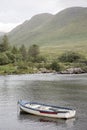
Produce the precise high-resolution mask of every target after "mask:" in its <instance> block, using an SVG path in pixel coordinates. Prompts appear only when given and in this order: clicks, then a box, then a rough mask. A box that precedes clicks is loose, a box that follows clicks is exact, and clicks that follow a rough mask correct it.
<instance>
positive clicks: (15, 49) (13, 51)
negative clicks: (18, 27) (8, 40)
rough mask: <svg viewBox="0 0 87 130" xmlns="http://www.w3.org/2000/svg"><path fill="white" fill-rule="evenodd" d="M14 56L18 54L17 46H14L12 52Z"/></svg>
mask: <svg viewBox="0 0 87 130" xmlns="http://www.w3.org/2000/svg"><path fill="white" fill-rule="evenodd" d="M11 52H12V53H13V54H17V53H18V48H17V47H16V46H13V48H12V51H11Z"/></svg>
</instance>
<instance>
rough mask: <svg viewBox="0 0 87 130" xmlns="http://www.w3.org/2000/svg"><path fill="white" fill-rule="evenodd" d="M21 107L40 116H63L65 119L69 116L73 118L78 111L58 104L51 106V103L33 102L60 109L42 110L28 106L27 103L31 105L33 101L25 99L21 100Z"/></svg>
mask: <svg viewBox="0 0 87 130" xmlns="http://www.w3.org/2000/svg"><path fill="white" fill-rule="evenodd" d="M18 104H19V108H20V110H21V111H24V112H27V113H30V114H33V115H38V116H46V117H52V118H63V119H68V118H73V117H75V114H76V111H75V110H72V109H69V108H62V107H57V106H50V105H45V104H39V103H33V104H35V105H36V104H37V105H40V106H42V105H43V106H44V107H46V108H47V107H49V108H56V109H59V111H51V110H42V109H41V110H40V109H36V108H33V107H30V106H27V105H26V104H28V105H30V104H32V103H31V102H25V103H24V101H19V103H18Z"/></svg>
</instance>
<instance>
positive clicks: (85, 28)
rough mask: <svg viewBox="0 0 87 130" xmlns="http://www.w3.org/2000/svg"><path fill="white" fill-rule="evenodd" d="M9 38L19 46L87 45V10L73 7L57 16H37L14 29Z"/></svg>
mask: <svg viewBox="0 0 87 130" xmlns="http://www.w3.org/2000/svg"><path fill="white" fill-rule="evenodd" d="M8 37H9V39H10V42H11V43H12V44H15V45H18V46H19V45H21V44H25V45H26V46H29V45H31V44H38V45H40V46H58V45H62V46H63V45H65V44H69V45H71V44H73V45H74V44H76V45H80V44H82V43H87V8H82V7H72V8H67V9H65V10H63V11H61V12H59V13H58V14H56V15H51V14H40V15H36V16H34V17H32V18H31V19H30V20H29V21H26V22H24V23H23V24H21V25H20V26H18V27H16V28H15V29H13V30H12V31H11V32H10V33H9V34H8Z"/></svg>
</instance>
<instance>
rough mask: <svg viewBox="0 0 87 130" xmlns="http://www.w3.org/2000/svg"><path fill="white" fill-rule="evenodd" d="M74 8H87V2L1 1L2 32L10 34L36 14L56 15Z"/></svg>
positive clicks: (60, 0)
mask: <svg viewBox="0 0 87 130" xmlns="http://www.w3.org/2000/svg"><path fill="white" fill-rule="evenodd" d="M72 6H81V7H87V0H0V31H5V32H8V31H10V30H11V29H12V28H14V27H15V26H17V25H18V24H20V23H22V22H24V21H25V20H28V19H30V18H31V17H32V16H34V15H35V14H39V13H52V14H55V13H57V12H59V11H61V10H62V9H65V8H67V7H72Z"/></svg>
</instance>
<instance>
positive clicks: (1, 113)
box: [0, 74, 87, 130]
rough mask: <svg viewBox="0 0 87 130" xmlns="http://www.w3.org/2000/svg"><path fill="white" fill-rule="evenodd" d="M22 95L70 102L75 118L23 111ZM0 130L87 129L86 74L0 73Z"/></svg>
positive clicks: (53, 101) (55, 102)
mask: <svg viewBox="0 0 87 130" xmlns="http://www.w3.org/2000/svg"><path fill="white" fill-rule="evenodd" d="M19 99H25V100H29V101H37V102H41V103H47V104H53V105H58V106H68V107H71V108H74V109H76V111H77V113H76V118H73V119H69V120H62V119H53V118H46V117H39V116H34V115H30V114H23V113H22V114H20V112H19V109H18V107H17V101H18V100H19ZM0 130H87V74H82V75H57V74H34V75H33V74H31V75H14V76H12V75H10V76H0Z"/></svg>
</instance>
